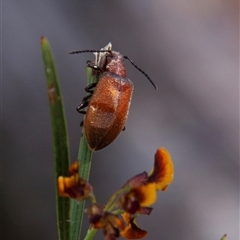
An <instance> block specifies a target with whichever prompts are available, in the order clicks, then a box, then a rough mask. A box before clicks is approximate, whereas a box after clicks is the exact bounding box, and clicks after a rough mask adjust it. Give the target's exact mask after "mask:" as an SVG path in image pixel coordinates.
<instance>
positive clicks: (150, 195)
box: [135, 183, 157, 207]
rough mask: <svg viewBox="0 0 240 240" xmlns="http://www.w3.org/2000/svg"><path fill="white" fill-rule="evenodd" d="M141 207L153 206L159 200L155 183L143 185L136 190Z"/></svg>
mask: <svg viewBox="0 0 240 240" xmlns="http://www.w3.org/2000/svg"><path fill="white" fill-rule="evenodd" d="M135 191H136V193H137V194H136V195H137V196H138V201H139V204H140V206H141V207H147V206H150V205H152V204H153V203H155V202H156V200H157V193H156V186H155V184H154V183H149V184H147V185H142V186H140V187H138V188H136V189H135Z"/></svg>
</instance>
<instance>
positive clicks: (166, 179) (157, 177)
mask: <svg viewBox="0 0 240 240" xmlns="http://www.w3.org/2000/svg"><path fill="white" fill-rule="evenodd" d="M173 175H174V167H173V162H172V160H171V156H170V153H169V152H168V151H167V150H166V149H165V148H159V149H158V150H157V152H156V154H155V161H154V168H153V170H152V172H151V174H149V176H148V177H147V178H146V179H145V178H144V172H143V173H142V174H138V175H136V176H135V177H133V178H131V179H130V180H129V181H128V182H127V183H126V184H125V185H129V186H130V187H132V188H131V190H130V191H129V192H128V193H126V194H124V195H122V196H121V197H120V199H119V205H120V207H122V208H123V209H124V210H125V211H126V212H128V213H130V214H135V213H136V212H138V213H143V212H146V211H147V212H148V210H146V209H147V207H148V206H150V205H152V204H153V203H155V201H156V199H157V193H156V191H157V190H162V191H165V190H166V189H167V187H168V185H169V184H170V183H171V182H172V181H173ZM133 183H134V184H133ZM125 185H124V186H125Z"/></svg>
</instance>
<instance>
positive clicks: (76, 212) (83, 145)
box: [70, 67, 98, 240]
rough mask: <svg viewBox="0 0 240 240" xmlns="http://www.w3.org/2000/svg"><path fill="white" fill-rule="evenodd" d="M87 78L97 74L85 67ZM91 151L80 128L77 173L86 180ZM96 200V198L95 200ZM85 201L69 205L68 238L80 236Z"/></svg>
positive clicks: (75, 238) (92, 80)
mask: <svg viewBox="0 0 240 240" xmlns="http://www.w3.org/2000/svg"><path fill="white" fill-rule="evenodd" d="M86 71H87V79H88V84H90V83H93V82H97V80H98V76H97V75H96V74H93V70H92V68H89V67H87V69H86ZM92 155H93V151H92V150H91V149H90V148H89V147H88V144H87V139H86V136H85V133H84V129H83V128H82V133H81V139H80V145H79V151H78V160H79V163H80V168H79V175H80V176H81V178H83V179H85V180H86V181H88V180H89V175H90V169H91V161H92ZM95 201H96V200H95ZM84 206H85V201H81V202H80V203H79V202H76V201H74V202H73V204H72V207H71V218H70V219H71V227H70V228H71V229H70V240H79V238H80V236H81V228H82V222H83V215H84Z"/></svg>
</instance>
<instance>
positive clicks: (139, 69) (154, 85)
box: [123, 56, 158, 89]
mask: <svg viewBox="0 0 240 240" xmlns="http://www.w3.org/2000/svg"><path fill="white" fill-rule="evenodd" d="M123 57H124V58H125V59H127V60H128V61H129V62H130V63H131V64H132V65H133V66H134V67H135V68H136V69H137V70H138V71H140V72H141V73H142V74H143V75H144V76H145V77H146V78H147V79H148V80H149V82H150V83H151V84H152V85H153V87H154V88H155V89H158V87H157V85H156V84H155V83H154V82H153V81H152V79H151V78H150V77H149V76H148V75H147V74H146V73H145V72H144V71H143V70H142V69H141V68H139V67H138V66H137V65H136V64H135V63H134V62H133V61H132V60H131V59H130V58H129V57H128V56H123Z"/></svg>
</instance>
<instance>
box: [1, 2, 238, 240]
mask: <svg viewBox="0 0 240 240" xmlns="http://www.w3.org/2000/svg"><path fill="white" fill-rule="evenodd" d="M1 7H2V19H1V21H2V24H1V27H2V39H1V41H2V49H1V50H2V80H1V81H2V104H1V108H2V110H1V111H2V126H1V127H2V133H1V135H2V150H1V152H2V161H1V164H2V167H1V169H2V170H1V172H2V177H1V178H2V183H1V185H2V191H1V192H2V193H1V195H2V196H1V201H2V203H1V225H2V226H1V228H2V233H1V239H2V240H12V239H35V240H38V239H39V240H42V239H51V240H53V239H57V228H56V216H55V195H54V194H55V190H54V173H53V151H52V137H51V123H50V114H49V109H48V98H47V91H46V86H45V75H44V70H43V63H42V56H41V50H40V37H41V36H42V35H44V36H46V37H47V38H48V39H49V41H50V43H51V46H52V50H53V53H54V56H55V60H56V65H57V69H58V75H59V78H60V81H61V87H62V89H63V98H64V101H65V108H66V116H67V121H68V131H69V136H70V147H71V159H72V161H73V160H75V158H76V156H77V151H78V144H79V137H80V128H79V122H80V121H81V120H82V116H81V115H80V114H78V113H77V112H76V110H75V108H76V106H77V105H78V104H79V103H80V101H81V99H82V97H84V96H85V92H84V87H85V85H86V76H85V66H86V61H87V60H92V59H94V57H93V55H92V54H81V55H74V56H72V55H68V52H69V51H70V50H80V49H100V48H101V47H103V46H105V45H106V44H107V43H108V42H109V41H111V42H112V44H113V49H114V50H116V51H119V52H121V53H122V54H124V55H128V56H129V57H130V58H131V59H133V61H134V62H135V63H136V64H137V65H139V66H140V67H141V68H142V69H143V70H144V71H146V72H147V73H148V74H149V75H150V76H151V78H152V79H153V80H154V81H155V83H156V84H157V85H158V87H159V90H158V91H156V90H154V89H153V87H152V86H151V85H150V84H149V82H148V81H147V79H146V78H145V77H144V76H143V75H142V74H141V73H140V72H139V71H137V70H136V69H135V68H134V67H133V66H132V65H131V64H130V63H127V62H126V65H127V70H128V77H129V78H130V79H131V80H132V81H133V82H134V84H135V90H134V95H133V99H132V104H131V109H130V114H129V118H128V121H127V125H126V131H125V132H123V133H122V134H121V135H120V136H119V137H118V139H117V140H116V141H115V142H114V143H113V144H111V145H110V146H109V147H107V148H105V149H104V150H102V151H99V152H96V153H95V154H94V159H93V164H92V171H91V179H90V181H91V183H92V185H93V187H94V190H95V193H96V196H97V198H98V201H99V202H100V203H102V204H104V203H106V201H107V200H108V198H109V197H110V196H111V194H112V193H113V192H114V191H115V190H116V189H117V188H119V187H120V186H122V184H123V183H125V181H126V180H127V179H129V178H130V177H131V176H133V175H135V174H137V173H140V172H142V171H144V170H146V171H150V170H151V168H152V165H153V156H154V154H155V151H156V149H157V148H158V147H160V146H164V147H166V148H167V149H168V150H169V151H170V152H171V155H172V158H173V161H174V164H175V181H174V182H173V184H172V185H170V187H169V189H168V191H166V192H164V193H163V192H159V193H158V201H157V202H156V203H155V204H154V205H153V207H154V211H153V212H152V214H151V215H150V216H142V217H140V218H139V219H138V224H139V226H140V227H141V228H143V229H146V230H147V231H148V232H149V234H148V236H147V237H146V238H145V239H152V240H155V239H156V240H157V239H164V240H173V239H178V240H186V239H189V240H192V239H194V240H205V239H212V240H218V239H220V238H221V236H222V235H223V234H224V233H227V234H228V236H229V238H228V239H229V240H236V239H239V129H238V126H239V125H238V122H239V105H238V104H239V86H238V85H239V82H238V77H239V76H238V70H239V58H238V54H239V52H238V49H239V47H238V40H239V23H238V10H239V3H238V1H237V0H229V1H225V0H218V1H216V0H210V1H209V0H202V1H196V0H178V1H173V0H165V1H163V0H152V1H143V0H132V1H126V0H122V1H113V0H112V1H105V0H102V1H81V0H78V1H57V0H42V1H27V0H21V1H17V0H6V1H2V5H1ZM86 228H87V221H86V223H85V230H86ZM96 239H103V236H102V233H100V234H98V235H97V237H96Z"/></svg>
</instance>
